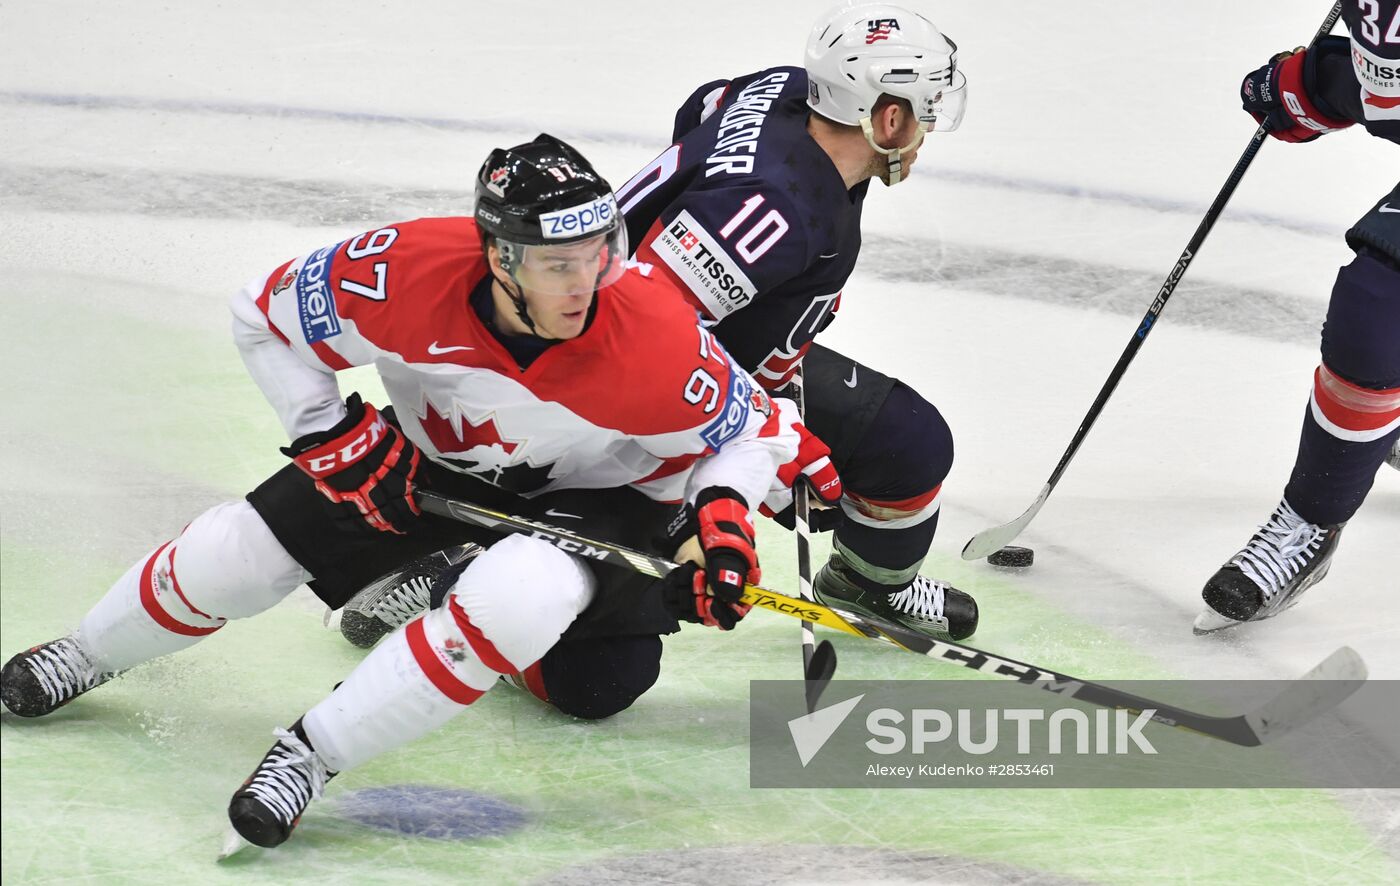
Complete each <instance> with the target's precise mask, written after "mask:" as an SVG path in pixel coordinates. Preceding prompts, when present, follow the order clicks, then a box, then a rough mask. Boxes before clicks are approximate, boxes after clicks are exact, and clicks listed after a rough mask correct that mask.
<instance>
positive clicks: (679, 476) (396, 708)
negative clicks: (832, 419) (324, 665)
mask: <svg viewBox="0 0 1400 886" xmlns="http://www.w3.org/2000/svg"><path fill="white" fill-rule="evenodd" d="M626 254H627V250H626V236H625V229H624V227H623V226H622V225H621V223H620V219H619V215H618V212H617V208H616V201H615V198H614V196H613V194H612V190H611V188H610V187H609V186H608V184H607V182H606V181H604V180H603V179H602V178H601V177H600V176H599V175H598V174H597V173H596V172H595V171H594V170H593V168H592V167H591V166H590V165H589V164H588V163H587V161H586V160H584V159H583V157H582V156H581V155H579V154H578V152H577V151H575V150H573V149H572V148H571V147H569V146H568V145H565V144H564V143H562V142H560V141H558V140H557V139H554V138H552V137H550V136H547V135H542V136H540V137H539V138H537V139H536V140H534V141H532V142H529V143H527V144H524V145H518V146H516V147H514V148H511V149H504V150H496V151H494V152H492V154H491V155H490V157H488V159H487V161H486V163H485V164H483V166H482V168H481V171H480V173H479V175H478V182H477V194H476V218H475V219H472V218H430V219H418V220H416V221H410V222H402V223H399V224H395V225H391V226H388V227H383V228H380V229H378V230H375V231H370V232H366V233H364V234H361V235H358V236H355V237H352V238H350V239H347V240H343V241H341V242H339V243H336V244H332V245H329V246H327V247H325V248H324V249H320V250H317V251H315V252H312V253H310V254H308V255H306V256H303V257H302V258H299V259H296V260H294V261H291V262H288V263H286V264H284V265H282V266H281V267H279V268H277V269H276V270H274V271H273V272H272V273H271V274H270V275H268V276H266V277H262V278H259V279H257V280H256V281H254V282H253V283H252V284H250V285H249V286H248V287H246V288H245V289H244V290H243V292H242V293H240V294H239V295H238V296H236V297H235V299H234V301H233V311H234V317H235V320H234V331H235V338H236V341H237V343H238V346H239V349H240V353H241V355H242V357H243V359H244V362H245V364H246V365H247V367H248V370H249V372H250V374H251V375H252V377H253V378H254V380H255V381H256V382H257V383H258V385H259V387H260V388H261V389H262V390H263V393H264V394H265V395H266V396H267V398H268V400H269V402H270V403H271V404H272V406H273V407H274V408H275V409H276V411H277V413H278V415H279V417H280V418H281V420H282V422H283V425H284V427H285V429H286V431H287V434H288V437H289V438H290V439H291V440H292V443H291V444H290V445H289V446H287V447H285V448H283V452H284V454H286V455H287V456H288V458H289V459H290V461H291V463H290V464H288V465H287V466H286V467H284V468H283V469H282V470H280V471H278V472H277V473H276V474H274V475H273V476H272V477H270V478H269V479H268V480H266V481H265V482H263V483H262V484H261V485H260V486H258V488H256V489H255V490H253V491H252V492H251V493H249V495H248V496H247V498H246V499H245V500H242V501H236V502H228V503H225V504H221V505H218V506H216V507H214V508H212V509H210V510H209V511H207V512H205V513H204V514H202V515H200V516H198V517H196V518H195V519H194V520H193V521H192V522H191V523H190V524H189V525H188V526H187V527H186V528H185V529H184V530H182V531H181V532H180V533H179V534H178V535H177V536H176V537H175V538H174V539H171V540H170V541H167V542H165V543H163V544H160V545H158V546H157V547H156V548H155V549H154V550H153V551H151V552H150V553H148V554H146V555H145V556H144V557H142V558H141V559H139V560H137V562H136V563H135V564H134V565H133V566H132V567H131V569H130V570H129V571H128V572H127V573H126V574H125V575H124V576H122V577H121V578H120V579H118V581H117V582H116V583H115V584H114V585H113V586H112V587H111V589H110V590H109V591H108V592H107V594H106V595H105V596H104V597H103V598H102V599H101V600H99V601H98V603H97V605H96V606H94V607H93V609H91V610H90V611H89V612H88V613H87V614H86V615H85V616H84V617H83V619H82V621H81V622H80V624H79V626H78V628H77V629H76V630H75V631H74V632H73V633H72V634H69V635H68V636H65V637H62V638H60V639H58V640H54V641H51V642H48V643H44V644H41V645H39V646H36V647H34V648H32V649H30V650H29V651H27V652H22V653H20V654H18V655H16V656H14V657H13V658H11V659H10V661H9V662H8V663H7V664H6V665H5V667H4V670H3V673H0V698H3V700H4V703H5V705H6V707H8V708H9V709H10V710H11V711H13V712H14V713H16V714H20V715H23V716H28V717H38V716H43V715H46V714H49V713H51V712H52V711H54V710H55V709H57V708H59V707H61V706H63V705H65V704H67V703H69V702H70V701H72V700H73V699H75V698H77V697H78V696H80V695H82V694H84V693H86V692H88V691H90V690H92V689H93V688H95V687H97V686H99V685H100V684H102V683H103V682H105V681H107V680H109V679H110V678H111V677H112V676H113V675H115V674H117V673H119V672H122V671H125V670H127V669H129V668H131V667H134V666H137V665H139V664H141V663H143V662H146V661H149V660H151V659H153V658H156V657H158V656H161V655H166V654H170V653H174V652H178V651H180V650H183V649H186V648H188V647H190V646H192V645H194V644H196V643H198V642H199V641H201V640H202V639H203V638H205V637H207V636H209V635H211V634H213V633H215V632H217V631H220V630H222V629H223V628H224V627H225V626H226V625H227V623H228V622H229V621H231V620H234V619H240V618H248V617H251V616H254V615H256V614H258V613H259V612H262V611H263V610H266V609H268V608H270V607H272V606H273V605H275V604H276V603H278V602H280V601H281V600H282V599H283V598H284V597H286V596H287V595H288V594H289V593H290V592H291V591H292V590H293V589H295V588H296V587H298V586H299V585H301V584H302V583H303V582H306V583H307V584H308V585H309V587H310V588H311V590H312V591H313V592H314V593H316V595H317V596H318V597H320V599H321V600H322V601H323V602H325V603H326V604H327V605H328V606H330V607H331V608H333V609H334V608H338V607H339V606H341V605H342V604H343V603H344V602H345V601H346V600H347V599H348V598H349V597H350V595H351V594H353V593H354V592H355V591H356V590H357V589H359V588H361V587H363V586H364V585H365V584H366V582H368V581H369V580H370V579H372V578H374V577H375V576H377V575H382V574H384V573H386V572H388V571H391V570H394V569H398V568H402V566H403V565H404V564H405V563H409V562H412V561H414V560H415V559H417V558H421V557H423V556H425V555H428V554H431V553H432V552H434V551H441V550H445V549H453V548H459V547H460V546H462V545H466V544H474V545H478V546H480V547H481V548H484V550H483V551H481V552H480V553H477V554H476V556H474V557H470V558H456V560H455V562H453V563H451V564H450V565H448V566H447V567H446V568H444V569H442V570H441V571H440V574H439V577H438V581H439V583H440V584H443V585H445V587H446V589H447V590H446V599H445V602H444V605H443V606H441V607H440V608H437V609H434V610H432V611H431V612H428V613H425V614H423V615H420V616H419V617H417V618H415V619H414V620H412V621H410V622H408V623H407V624H406V625H404V626H403V627H401V628H399V629H398V630H396V631H395V632H393V633H392V634H390V635H389V636H388V637H386V638H385V639H384V640H383V641H382V642H380V643H379V644H378V646H377V647H376V648H375V649H374V650H373V651H372V652H371V653H370V654H369V655H368V656H367V657H366V658H365V659H364V660H363V661H362V662H361V663H360V665H359V666H358V667H357V668H355V670H354V671H353V672H352V673H351V674H350V675H349V676H348V677H346V679H345V680H344V682H342V683H340V684H338V685H337V686H336V688H335V689H334V690H333V691H332V692H331V694H330V695H329V696H328V697H327V698H326V699H325V700H323V701H322V702H320V703H319V704H317V705H315V706H314V707H312V708H311V709H310V710H309V711H308V712H307V713H306V714H305V715H304V716H303V717H301V718H299V719H297V720H296V721H295V722H294V723H293V724H292V726H291V727H290V728H288V729H284V730H278V731H277V733H276V735H277V742H276V743H275V744H274V746H273V747H272V749H271V750H270V751H269V752H268V753H267V755H266V756H265V757H264V758H263V760H262V762H261V763H259V764H258V766H257V767H256V768H255V769H254V770H253V772H252V774H251V775H250V776H249V777H248V779H247V780H246V781H245V782H244V784H243V786H242V787H241V788H239V789H238V790H237V791H236V792H235V794H234V796H233V798H232V800H231V802H230V805H229V818H230V821H231V823H232V824H233V826H234V828H235V829H236V833H237V834H238V835H241V837H242V838H243V839H246V840H247V841H249V842H252V843H255V844H257V845H260V846H275V845H277V844H279V843H281V842H283V841H284V840H286V839H287V837H288V836H289V835H290V834H291V832H292V830H293V828H294V827H295V826H296V823H297V821H298V820H299V818H300V816H301V814H302V813H303V812H304V811H305V809H306V808H307V806H308V804H309V803H310V802H311V800H312V799H313V798H315V797H316V796H319V795H320V793H321V791H322V790H323V789H324V787H325V785H326V782H327V781H328V780H329V779H330V778H331V777H332V776H333V775H335V774H336V773H337V772H340V771H344V770H345V769H347V768H350V767H353V766H356V765H359V764H360V763H363V762H364V761H366V760H369V759H371V758H373V757H375V756H377V755H379V754H382V753H384V752H387V751H389V750H392V749H394V748H396V747H399V746H400V745H403V744H405V743H407V742H409V741H411V740H413V739H414V738H417V737H418V736H421V735H423V734H425V733H427V732H428V731H430V730H432V729H434V728H436V727H437V726H438V725H441V724H442V723H444V722H446V721H447V720H449V719H451V718H452V717H453V716H455V715H456V714H457V713H459V712H461V711H462V710H464V709H465V708H466V707H467V706H469V705H471V704H472V703H473V702H474V701H476V700H477V699H478V698H479V697H480V696H481V695H483V694H484V693H485V692H486V691H488V690H489V689H491V688H492V687H493V686H495V685H496V684H497V683H498V682H499V679H500V678H501V677H520V676H523V675H524V674H525V673H526V672H531V671H534V670H536V669H538V668H540V667H542V666H544V667H545V670H546V671H548V670H549V668H553V671H554V672H555V673H556V674H562V675H564V677H565V678H566V679H561V680H558V681H556V683H555V685H554V686H553V687H552V692H553V697H552V698H551V701H552V702H553V703H554V704H555V705H556V706H557V707H559V708H560V709H561V710H564V711H565V712H567V713H570V714H573V715H575V716H579V717H585V718H594V719H596V718H600V717H607V716H610V715H612V714H615V713H617V712H618V711H620V710H623V709H625V708H626V707H628V706H629V705H631V704H632V703H633V702H634V701H635V700H636V699H637V698H638V697H639V696H641V695H642V694H643V693H645V692H646V691H648V690H649V689H650V688H651V687H652V685H654V684H655V682H656V680H657V677H658V674H659V668H660V658H661V637H662V636H663V635H665V634H669V633H673V632H675V631H676V630H677V629H678V627H679V624H678V622H680V621H686V622H692V623H696V624H704V625H708V626H713V627H717V628H720V629H721V630H729V629H732V628H734V627H735V626H736V625H737V623H738V622H739V621H740V620H741V619H742V618H743V617H744V616H745V614H746V613H747V612H748V606H747V605H746V604H744V603H743V602H742V601H741V599H740V597H741V594H742V592H743V586H744V584H745V582H750V583H752V582H757V581H758V580H759V577H760V576H759V569H758V558H757V554H756V552H755V540H754V534H753V525H752V519H751V514H750V506H749V504H748V503H749V502H754V503H757V502H758V501H760V500H761V499H762V498H763V496H764V495H765V493H766V492H767V490H768V487H769V485H770V481H771V478H772V477H774V476H775V475H776V474H777V472H778V470H779V468H780V467H781V466H783V465H786V464H788V463H790V462H791V461H792V460H793V459H794V458H796V457H797V454H798V452H799V450H800V448H801V446H802V444H803V440H804V436H809V435H804V431H803V430H802V429H800V428H799V427H798V426H797V425H796V424H795V423H794V422H793V421H792V420H791V419H790V416H791V415H792V414H793V413H794V411H795V409H794V408H793V405H792V404H791V403H786V404H785V403H783V402H782V401H774V400H772V399H770V398H769V397H768V396H767V395H766V394H765V393H764V392H763V391H762V389H761V388H759V387H758V386H757V384H756V382H754V380H753V379H752V377H751V376H749V375H748V374H747V373H745V372H744V371H743V370H742V369H741V368H739V367H738V366H737V365H736V364H735V363H734V362H733V360H732V359H731V358H730V357H729V356H728V355H727V354H726V353H725V351H724V349H723V347H722V346H720V345H719V344H718V342H716V341H715V340H714V338H713V336H712V335H711V334H710V333H709V332H708V331H706V330H704V329H703V328H701V327H700V325H699V323H698V322H697V318H696V316H695V313H694V311H692V310H691V309H690V308H689V307H688V306H686V305H685V304H684V303H683V302H682V301H681V300H680V299H678V298H676V297H675V291H674V288H673V287H672V286H671V285H670V284H669V283H667V282H664V281H660V280H658V279H657V278H655V277H653V276H649V275H648V273H647V272H646V271H645V269H639V268H628V267H627V266H626V263H625V256H626ZM369 364H373V365H374V366H375V368H376V370H377V371H378V373H379V375H380V378H381V380H382V381H383V383H384V388H385V390H386V391H387V392H388V395H389V398H390V400H391V401H392V402H393V404H394V407H393V408H386V409H385V410H383V411H382V412H381V411H380V410H378V409H376V408H375V407H374V406H373V405H371V404H369V403H365V402H363V401H361V400H360V398H359V396H358V395H355V394H352V395H350V396H349V397H348V398H345V399H344V400H342V399H341V396H340V393H339V389H338V386H337V383H336V375H335V371H336V370H340V369H345V368H348V367H350V366H353V365H369ZM619 379H625V380H626V381H627V396H626V397H618V396H617V395H616V394H617V390H618V380H619ZM419 487H423V488H430V489H432V490H433V491H435V492H438V493H440V494H444V495H448V496H452V497H455V498H461V499H465V500H469V501H472V502H475V503H479V504H481V505H483V506H486V507H489V508H498V509H501V510H506V511H510V512H513V513H517V514H520V515H521V516H523V517H525V518H527V519H532V520H542V521H545V522H559V521H577V525H578V526H579V527H580V528H581V529H582V528H585V527H586V529H587V531H588V533H589V535H590V536H592V537H596V538H599V539H601V540H603V541H606V542H610V543H616V544H621V545H624V546H628V547H634V548H640V549H643V550H646V551H648V552H649V553H651V554H653V555H657V556H664V557H667V558H671V559H677V560H680V561H681V562H682V565H681V566H679V567H677V568H676V569H675V570H674V571H673V572H672V573H671V574H670V575H669V576H667V577H666V578H665V579H664V580H661V581H657V580H656V579H653V578H649V577H647V576H644V575H641V574H639V573H636V572H633V571H629V570H623V569H620V568H618V567H614V566H609V565H606V564H601V563H598V562H597V561H593V560H589V559H579V558H575V557H573V556H571V555H569V554H567V553H565V552H564V551H562V550H560V549H559V548H556V547H554V546H552V545H550V544H547V543H545V542H543V541H540V540H537V539H533V538H527V537H524V536H510V537H506V538H500V537H499V536H497V535H496V534H494V533H490V532H486V531H483V530H480V529H477V528H475V527H470V526H466V525H465V524H462V523H459V522H457V521H454V520H448V519H444V518H441V517H437V516H435V515H433V514H427V513H424V512H422V511H421V510H420V509H419V508H418V506H417V504H416V501H415V497H414V491H415V489H417V488H419ZM676 502H681V503H682V504H681V506H680V507H679V508H678V507H677V505H676ZM687 552H689V554H690V555H689V556H687Z"/></svg>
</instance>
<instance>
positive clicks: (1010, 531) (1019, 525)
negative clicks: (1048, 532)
mask: <svg viewBox="0 0 1400 886" xmlns="http://www.w3.org/2000/svg"><path fill="white" fill-rule="evenodd" d="M1341 14H1342V4H1341V0H1338V2H1337V3H1335V4H1333V6H1332V11H1331V12H1329V13H1328V14H1327V20H1326V21H1324V22H1323V23H1322V27H1321V28H1318V30H1317V33H1316V34H1315V35H1314V36H1313V39H1312V42H1311V43H1309V44H1308V46H1309V48H1311V47H1312V45H1313V44H1314V43H1316V42H1317V41H1318V40H1319V39H1321V38H1322V37H1324V36H1326V35H1327V33H1328V32H1330V31H1331V30H1332V26H1333V25H1334V24H1336V23H1337V17H1338V16H1340V15H1341ZM1268 134H1269V130H1268V128H1267V127H1265V126H1263V125H1260V127H1259V128H1258V129H1257V130H1255V132H1254V137H1253V138H1251V139H1250V140H1249V147H1247V148H1245V151H1244V154H1242V155H1241V156H1240V159H1239V161H1238V162H1237V163H1235V168H1234V169H1232V170H1231V171H1230V177H1229V178H1227V179H1226V180H1225V185H1224V187H1222V188H1221V189H1220V193H1218V194H1216V195H1215V202H1213V203H1211V204H1210V209H1208V210H1206V215H1205V218H1203V219H1201V223H1200V224H1199V225H1197V226H1196V233H1195V234H1193V235H1191V241H1190V242H1189V243H1187V244H1186V249H1185V250H1183V251H1182V253H1181V257H1180V258H1178V259H1177V260H1176V266H1175V267H1173V268H1172V269H1171V272H1170V273H1168V274H1167V279H1166V281H1165V282H1163V283H1162V288H1161V289H1159V290H1158V291H1157V297H1156V298H1154V299H1153V300H1152V304H1151V305H1150V306H1149V307H1148V309H1147V313H1146V314H1144V315H1143V318H1142V322H1141V323H1139V324H1138V327H1137V329H1136V330H1134V332H1133V335H1132V337H1131V338H1129V339H1128V345H1127V347H1125V348H1124V349H1123V354H1122V355H1121V356H1120V357H1119V358H1118V363H1117V364H1116V365H1115V366H1114V367H1113V371H1112V372H1110V373H1109V374H1108V379H1107V380H1106V381H1105V382H1104V383H1103V387H1102V388H1101V389H1100V390H1099V395H1098V396H1097V397H1095V398H1094V403H1093V405H1092V406H1090V407H1089V411H1088V413H1086V414H1085V416H1084V420H1083V421H1081V422H1080V423H1079V430H1077V431H1075V432H1074V439H1072V440H1070V441H1069V448H1068V449H1066V450H1065V453H1064V455H1062V456H1060V463H1059V464H1057V465H1055V470H1054V471H1053V472H1051V474H1050V479H1049V480H1048V481H1046V483H1045V486H1044V487H1043V488H1042V489H1041V490H1040V495H1039V496H1037V497H1036V500H1035V501H1034V502H1032V503H1031V506H1030V507H1029V508H1027V509H1026V512H1025V513H1024V514H1022V515H1021V516H1019V517H1017V518H1016V519H1015V520H1012V521H1011V522H1010V523H1003V524H1002V525H1000V526H993V527H992V528H991V529H984V530H982V531H981V532H979V533H977V534H976V535H974V536H973V537H972V538H971V539H969V540H968V542H967V544H966V545H964V546H963V550H962V556H963V559H964V560H981V559H983V558H984V557H986V556H988V555H989V554H992V553H995V552H996V551H999V550H1001V549H1002V548H1004V547H1006V545H1007V544H1009V543H1010V542H1011V541H1012V540H1013V539H1015V538H1016V536H1018V535H1020V534H1021V532H1022V530H1024V529H1025V528H1026V527H1027V526H1028V525H1030V522H1031V521H1032V520H1034V519H1035V515H1036V514H1038V513H1040V509H1041V508H1042V507H1044V506H1045V502H1046V500H1047V499H1049V498H1050V493H1051V492H1053V491H1054V490H1055V485H1056V484H1057V483H1059V482H1060V477H1061V476H1062V475H1063V474H1064V472H1065V469H1066V468H1068V467H1069V463H1070V462H1071V461H1072V460H1073V459H1074V456H1075V453H1077V452H1078V451H1079V446H1080V444H1082V443H1083V442H1084V438H1085V437H1087V436H1088V435H1089V430H1090V429H1091V428H1093V426H1094V422H1095V421H1097V420H1098V417H1099V413H1101V412H1103V408H1104V406H1105V404H1107V403H1108V398H1109V397H1111V396H1113V392H1114V390H1116V389H1117V387H1118V382H1119V381H1121V380H1122V378H1123V375H1124V373H1126V372H1127V371H1128V365H1129V364H1130V363H1132V362H1133V358H1134V357H1136V356H1137V352H1138V350H1139V349H1140V348H1141V347H1142V343H1143V342H1144V341H1146V340H1147V334H1148V333H1149V332H1151V331H1152V327H1153V326H1155V325H1156V323H1157V318H1158V317H1160V316H1161V314H1162V311H1163V309H1165V308H1166V306H1167V300H1168V299H1170V298H1171V297H1172V293H1173V292H1175V291H1176V287H1177V284H1178V283H1180V282H1181V278H1182V277H1184V276H1186V269H1187V268H1189V267H1190V266H1191V260H1192V259H1194V258H1195V257H1196V253H1198V252H1200V250H1201V245H1202V244H1203V243H1205V241H1206V235H1207V234H1209V233H1210V231H1211V228H1213V227H1215V222H1216V220H1217V219H1218V218H1220V214H1221V213H1222V212H1224V211H1225V204H1226V203H1229V202H1230V197H1231V196H1233V195H1234V193H1235V188H1236V187H1237V186H1238V185H1239V183H1240V179H1242V178H1244V174H1245V171H1246V170H1248V169H1249V165H1250V164H1251V163H1253V162H1254V155H1255V154H1257V153H1259V148H1260V147H1261V146H1262V145H1263V144H1264V139H1265V138H1266V137H1268Z"/></svg>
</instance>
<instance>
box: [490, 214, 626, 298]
mask: <svg viewBox="0 0 1400 886" xmlns="http://www.w3.org/2000/svg"><path fill="white" fill-rule="evenodd" d="M496 245H497V248H499V249H500V254H501V264H502V266H503V267H504V268H505V269H506V270H507V271H508V272H510V275H511V276H512V277H513V278H515V282H516V283H518V284H519V285H520V288H521V289H523V290H524V291H525V292H526V293H530V294H536V293H537V294H539V295H555V296H569V295H586V294H589V293H592V292H594V291H596V290H598V289H602V288H603V287H605V286H611V285H612V284H613V283H616V282H617V279H618V278H619V277H621V276H622V272H623V270H624V262H626V260H627V228H626V227H625V226H623V225H620V224H619V225H618V226H617V227H615V228H613V229H612V230H611V231H608V232H607V233H604V234H599V235H598V236H596V237H589V238H587V239H585V240H575V241H574V242H572V243H546V244H544V245H537V244H523V243H512V242H511V241H509V240H500V239H498V240H497V241H496Z"/></svg>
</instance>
